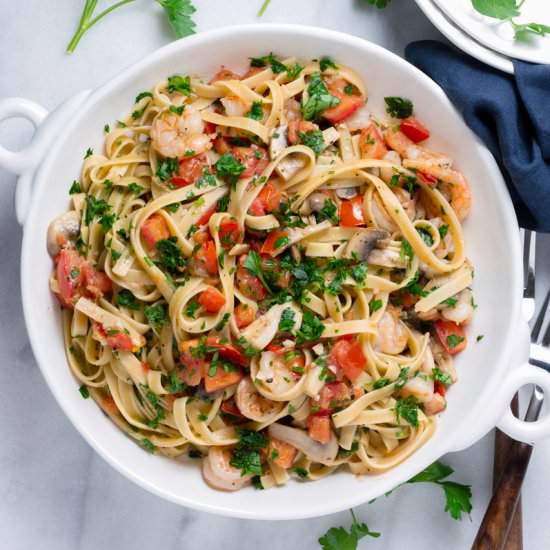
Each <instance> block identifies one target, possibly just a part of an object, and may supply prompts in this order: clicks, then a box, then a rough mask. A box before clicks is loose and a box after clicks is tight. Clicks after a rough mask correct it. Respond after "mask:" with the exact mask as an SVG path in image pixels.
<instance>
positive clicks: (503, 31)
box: [416, 0, 550, 73]
mask: <svg viewBox="0 0 550 550" xmlns="http://www.w3.org/2000/svg"><path fill="white" fill-rule="evenodd" d="M416 3H417V4H418V6H419V7H420V9H421V10H422V11H423V12H424V14H425V15H426V16H427V17H428V19H430V21H431V22H432V23H433V24H434V25H435V26H436V27H437V28H438V29H439V30H440V31H441V32H442V33H443V34H444V35H445V36H446V37H447V38H448V39H449V40H450V41H451V42H452V43H453V44H455V46H457V47H458V48H460V49H461V50H463V51H465V52H466V53H467V54H469V55H471V56H472V57H475V58H476V59H479V60H480V61H482V62H483V63H487V64H488V65H491V66H492V67H495V68H497V69H500V70H502V71H505V72H507V73H513V72H514V66H513V64H512V59H513V58H516V59H522V60H524V61H530V62H531V63H548V64H550V35H547V36H546V37H542V36H536V35H534V34H533V35H532V36H529V38H528V40H526V41H519V40H516V39H515V38H514V29H513V27H512V25H511V24H510V22H508V21H499V20H497V19H492V18H490V17H485V16H483V15H481V14H480V13H478V12H477V11H476V10H475V9H474V8H473V7H472V3H471V0H416ZM520 11H521V15H520V16H518V17H517V18H515V19H514V21H515V22H516V23H518V24H520V23H531V22H537V23H540V24H543V25H548V26H550V2H549V1H548V0H526V1H525V2H524V3H523V4H522V6H521V10H520Z"/></svg>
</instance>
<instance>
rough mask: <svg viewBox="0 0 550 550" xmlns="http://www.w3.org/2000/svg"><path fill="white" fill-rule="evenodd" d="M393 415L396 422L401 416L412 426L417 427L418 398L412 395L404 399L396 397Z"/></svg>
mask: <svg viewBox="0 0 550 550" xmlns="http://www.w3.org/2000/svg"><path fill="white" fill-rule="evenodd" d="M395 416H396V418H397V423H399V420H400V419H401V418H402V419H403V420H405V421H406V422H408V423H409V424H410V425H411V426H412V427H413V428H418V426H420V423H419V422H418V400H417V399H416V397H414V396H413V395H409V396H408V397H406V398H405V399H398V400H397V401H396V403H395Z"/></svg>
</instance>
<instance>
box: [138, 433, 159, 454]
mask: <svg viewBox="0 0 550 550" xmlns="http://www.w3.org/2000/svg"><path fill="white" fill-rule="evenodd" d="M139 444H140V445H141V446H142V447H143V448H144V449H145V450H146V451H147V452H148V453H154V452H155V451H156V450H157V448H156V447H155V445H154V444H153V443H152V441H151V440H150V439H147V438H146V437H144V438H143V439H142V440H141V441H140V442H139Z"/></svg>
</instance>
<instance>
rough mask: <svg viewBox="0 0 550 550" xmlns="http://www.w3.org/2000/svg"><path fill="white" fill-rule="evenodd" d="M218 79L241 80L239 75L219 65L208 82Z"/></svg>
mask: <svg viewBox="0 0 550 550" xmlns="http://www.w3.org/2000/svg"><path fill="white" fill-rule="evenodd" d="M220 80H241V77H240V76H239V75H238V74H237V73H234V72H233V71H232V70H230V69H226V68H225V67H220V70H219V71H218V72H217V73H216V74H215V75H214V76H213V77H212V78H211V79H210V82H209V84H214V83H215V82H219V81H220Z"/></svg>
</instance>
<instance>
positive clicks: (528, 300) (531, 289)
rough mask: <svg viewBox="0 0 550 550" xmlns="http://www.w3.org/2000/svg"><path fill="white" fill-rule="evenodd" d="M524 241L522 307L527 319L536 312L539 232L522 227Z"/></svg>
mask: <svg viewBox="0 0 550 550" xmlns="http://www.w3.org/2000/svg"><path fill="white" fill-rule="evenodd" d="M520 236H521V237H522V241H523V302H522V304H521V309H522V311H523V316H524V318H525V320H526V321H528V322H529V321H531V319H532V318H533V315H534V314H535V255H536V244H537V241H536V239H537V234H536V233H534V232H533V231H529V229H520Z"/></svg>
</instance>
